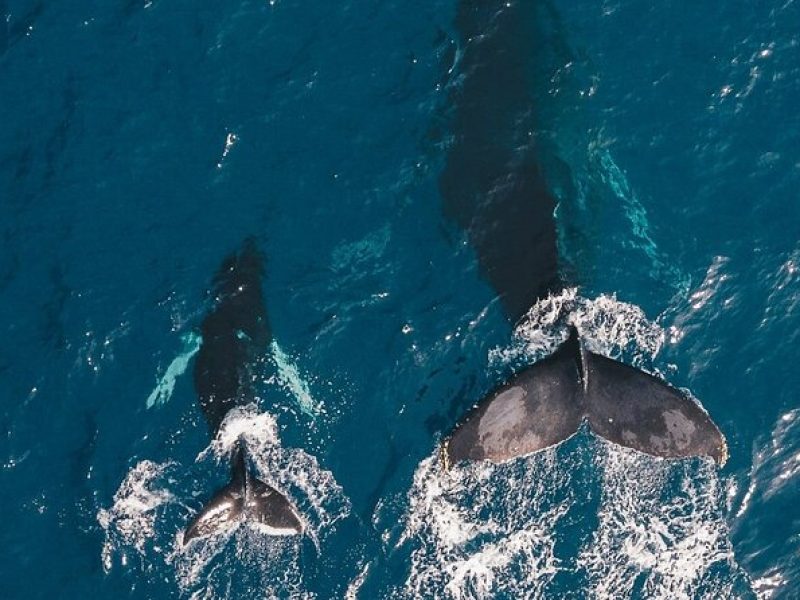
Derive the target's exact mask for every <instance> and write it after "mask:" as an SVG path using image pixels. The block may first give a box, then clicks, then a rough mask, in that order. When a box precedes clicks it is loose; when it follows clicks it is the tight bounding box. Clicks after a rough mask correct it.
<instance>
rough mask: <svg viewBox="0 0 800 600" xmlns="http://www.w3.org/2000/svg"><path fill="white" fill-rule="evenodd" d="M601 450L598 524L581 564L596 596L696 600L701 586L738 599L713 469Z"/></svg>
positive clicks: (712, 593)
mask: <svg viewBox="0 0 800 600" xmlns="http://www.w3.org/2000/svg"><path fill="white" fill-rule="evenodd" d="M598 449H599V452H598V455H597V464H598V467H599V468H600V469H601V472H602V477H603V485H602V499H601V506H600V509H599V515H598V516H599V525H598V527H597V529H596V531H595V532H594V535H593V537H592V539H591V541H590V543H588V544H587V545H586V546H585V547H584V548H583V550H582V552H581V556H580V558H579V565H580V567H581V568H583V569H585V570H586V571H587V573H588V575H589V582H590V589H591V593H592V597H594V598H629V597H639V596H644V597H647V598H656V599H660V598H663V599H670V600H682V599H687V600H689V599H692V598H695V597H697V594H698V590H699V589H700V588H701V587H702V589H703V590H704V592H703V597H715V598H717V597H719V598H722V597H726V598H728V597H731V594H732V589H733V585H734V583H733V581H734V579H733V578H731V577H730V574H731V573H733V574H735V573H736V572H737V570H738V567H737V565H736V564H735V562H734V558H733V551H732V547H731V543H730V541H729V538H728V526H727V523H726V520H725V518H724V513H723V509H724V498H723V490H722V486H721V485H720V480H719V477H718V475H717V472H716V469H715V467H714V464H713V463H712V462H711V461H706V460H700V459H695V460H690V461H666V460H661V459H657V458H653V457H650V456H646V455H643V454H640V453H637V452H635V451H632V450H627V449H623V448H619V447H616V446H613V445H611V444H605V443H604V444H599V445H598ZM722 572H725V573H727V576H725V577H722V578H720V573H722ZM634 592H636V593H635V594H634Z"/></svg>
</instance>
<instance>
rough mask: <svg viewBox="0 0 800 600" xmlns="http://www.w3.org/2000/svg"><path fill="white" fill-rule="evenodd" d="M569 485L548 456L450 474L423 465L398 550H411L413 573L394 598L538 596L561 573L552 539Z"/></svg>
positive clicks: (436, 465) (435, 464) (436, 464)
mask: <svg viewBox="0 0 800 600" xmlns="http://www.w3.org/2000/svg"><path fill="white" fill-rule="evenodd" d="M568 479H569V475H568V472H565V471H564V470H562V469H560V468H559V467H558V464H557V461H556V458H555V451H554V450H547V451H544V452H542V453H539V454H538V455H536V457H535V458H531V459H523V460H519V461H512V462H510V463H506V464H503V465H491V464H486V463H484V464H473V465H469V466H465V467H459V468H455V469H453V470H451V471H449V472H444V471H443V470H442V468H441V466H440V461H439V460H438V459H437V457H435V456H432V457H429V458H428V459H426V460H424V461H423V462H422V463H421V464H420V466H419V468H418V469H417V471H416V473H415V475H414V485H413V487H412V489H411V491H410V492H409V495H408V499H409V507H408V512H407V514H406V517H405V522H404V531H403V534H402V536H401V537H400V540H399V541H398V543H397V547H398V548H400V547H405V546H408V547H410V548H411V572H410V574H409V577H408V579H407V580H406V582H405V585H404V587H403V589H402V590H398V595H399V596H402V597H408V598H455V599H462V598H493V597H495V596H496V595H497V594H507V595H508V596H509V597H532V596H536V595H540V594H541V592H542V590H543V589H544V587H545V586H546V585H547V584H548V583H549V582H550V581H551V580H552V578H553V577H554V576H555V574H556V573H557V572H558V569H559V562H558V560H557V559H556V558H555V554H554V545H555V536H554V531H555V529H556V527H557V524H558V521H559V520H560V519H561V517H562V516H563V515H564V513H565V512H566V510H567V509H568V508H569V505H570V500H569V499H568V498H566V499H559V496H560V495H562V494H563V492H564V486H565V484H566V482H567V481H568Z"/></svg>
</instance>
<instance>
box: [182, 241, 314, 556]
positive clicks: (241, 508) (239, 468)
mask: <svg viewBox="0 0 800 600" xmlns="http://www.w3.org/2000/svg"><path fill="white" fill-rule="evenodd" d="M263 275H264V260H263V257H262V255H261V254H260V252H259V251H258V249H257V247H256V245H255V243H254V242H253V240H251V239H248V240H247V241H245V243H244V244H243V246H242V248H241V249H240V250H239V252H237V253H235V254H233V255H231V256H229V257H228V258H226V259H225V260H224V261H223V263H222V266H221V267H220V269H219V271H218V272H217V274H216V276H215V278H214V281H213V285H212V298H213V307H212V309H211V311H210V312H209V314H208V315H207V316H206V318H205V319H204V320H203V323H202V325H201V333H202V343H201V345H200V349H199V350H198V352H197V356H196V358H195V364H194V386H195V390H196V391H197V395H198V398H199V402H200V407H201V408H202V410H203V414H204V415H205V418H206V420H207V421H208V425H209V428H210V430H211V435H212V436H215V435H216V434H217V432H218V431H219V428H220V426H221V425H222V422H223V421H224V419H225V416H226V415H227V414H228V412H230V410H231V409H232V408H234V407H236V406H239V405H242V404H248V403H250V402H252V401H253V390H252V381H253V371H252V369H253V365H254V363H255V361H256V360H257V359H258V357H259V356H263V355H264V354H265V353H266V352H267V349H268V348H269V344H270V341H271V338H272V333H271V330H270V327H269V321H268V320H267V313H266V309H265V308H264V298H263V295H262V291H261V280H262V278H263ZM242 522H248V523H253V524H257V525H258V526H259V529H260V530H262V531H264V532H266V533H268V534H270V535H282V536H286V535H299V534H302V533H303V523H302V521H301V520H300V517H299V514H298V512H297V510H296V509H295V507H294V506H293V505H292V503H291V502H290V501H289V500H288V499H287V498H286V496H284V495H283V494H281V493H280V492H278V491H277V490H276V489H274V488H273V487H271V486H269V485H267V484H266V483H264V482H263V481H260V480H259V479H257V478H256V477H255V476H254V475H253V474H252V472H251V469H250V468H249V466H248V456H247V449H246V447H245V445H244V444H243V443H241V442H240V443H239V444H238V446H237V448H236V450H235V451H234V453H233V457H232V460H231V480H230V483H228V485H226V486H225V487H223V488H222V489H220V490H218V491H217V492H216V493H215V494H214V495H213V496H212V497H211V499H210V500H209V501H208V503H207V504H206V505H205V506H204V507H203V508H202V510H201V511H200V513H199V514H198V515H197V516H196V517H195V518H194V520H193V521H192V522H191V523H190V524H189V526H188V527H187V528H186V530H185V532H184V534H183V543H184V544H187V543H189V542H190V541H192V540H194V539H195V538H199V537H202V536H207V535H213V534H219V533H223V532H224V531H227V530H230V529H232V528H234V527H235V526H237V525H239V524H240V523H242Z"/></svg>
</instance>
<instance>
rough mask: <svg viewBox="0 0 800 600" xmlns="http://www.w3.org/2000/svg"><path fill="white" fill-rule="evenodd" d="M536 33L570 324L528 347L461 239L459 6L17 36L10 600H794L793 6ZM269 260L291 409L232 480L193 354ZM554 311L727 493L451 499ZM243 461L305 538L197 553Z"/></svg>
mask: <svg viewBox="0 0 800 600" xmlns="http://www.w3.org/2000/svg"><path fill="white" fill-rule="evenodd" d="M548 6H550V7H551V8H552V13H553V15H555V16H553V17H552V19H551V20H550V21H548V22H547V23H546V24H543V25H542V26H543V27H547V28H550V30H551V33H553V35H554V38H555V39H557V40H558V47H556V48H554V49H553V52H552V56H553V57H554V58H553V63H552V64H546V65H541V70H542V75H543V76H542V77H540V80H541V82H542V83H541V89H539V90H537V93H538V94H539V95H540V96H541V97H543V98H547V99H549V100H551V102H547V103H546V104H545V105H543V106H542V108H541V114H540V115H539V122H540V123H541V131H540V132H539V133H540V134H541V135H544V136H546V137H547V138H548V140H550V142H551V143H552V146H553V149H554V150H553V152H554V156H555V157H557V159H558V160H557V161H556V160H554V161H553V165H552V173H553V175H552V180H553V182H554V186H555V187H556V188H557V189H558V190H560V191H559V194H558V196H559V199H560V204H559V209H558V215H557V216H558V219H559V225H560V228H561V238H560V249H561V251H562V254H563V256H564V259H565V262H566V263H568V264H570V265H571V266H572V268H573V269H574V272H575V280H576V284H579V285H580V288H579V289H577V290H567V291H566V292H565V293H564V295H562V296H560V297H556V298H552V299H550V300H549V301H548V302H544V303H542V304H541V305H537V306H535V307H533V310H532V312H531V315H530V318H529V319H528V320H527V321H526V322H524V323H522V324H521V325H520V326H519V327H518V328H517V329H516V331H512V329H511V328H510V327H509V325H508V324H507V323H506V322H505V320H504V318H503V316H502V314H501V309H500V307H499V306H498V303H497V302H496V301H495V299H494V298H493V293H492V291H491V290H490V289H489V287H488V286H487V285H486V283H485V282H483V281H482V280H481V278H480V275H479V273H478V269H477V266H476V261H475V257H474V254H473V253H472V251H471V250H470V248H469V247H468V246H467V245H465V244H463V243H462V240H461V239H460V238H459V236H458V235H457V233H455V232H454V231H453V228H452V224H449V223H447V222H446V221H445V219H444V217H443V215H442V210H441V199H440V197H439V189H438V182H437V179H438V175H439V173H440V172H441V170H442V165H443V162H444V158H445V154H446V150H447V140H446V134H442V129H446V127H444V126H443V125H442V120H443V119H442V114H443V107H444V106H445V105H446V103H447V101H448V87H449V86H451V85H453V79H452V78H451V76H450V75H452V71H453V70H455V71H457V58H458V49H457V48H455V47H454V44H455V42H454V40H455V39H457V35H456V33H455V32H454V31H453V22H454V15H455V10H456V2H455V1H443V0H436V1H435V2H416V1H410V2H402V3H401V2H384V3H366V4H358V3H354V2H343V3H317V4H313V5H312V4H310V3H308V2H298V1H294V0H270V1H266V0H261V1H259V2H249V1H245V2H240V3H230V4H225V3H211V2H191V3H190V2H185V1H182V0H173V1H168V0H153V1H150V0H136V1H132V2H130V1H129V2H122V1H121V2H74V3H45V2H41V1H39V0H25V1H23V0H0V16H2V19H3V22H2V24H0V107H2V109H3V110H2V115H3V118H2V120H1V121H0V210H1V211H2V212H0V215H1V216H2V218H1V219H0V233H1V234H2V236H1V237H0V244H2V245H1V246H0V308H1V309H2V310H0V314H2V320H0V325H2V331H3V336H2V338H3V343H2V344H0V399H1V400H0V402H2V405H1V406H2V412H0V416H1V418H2V425H3V427H2V430H3V433H4V435H3V438H2V442H0V453H1V454H0V466H1V467H2V468H0V508H1V509H2V514H3V516H4V519H3V527H2V528H0V548H2V554H0V596H2V597H3V598H39V597H48V598H49V597H58V598H81V597H86V596H89V595H94V596H99V597H109V598H110V597H113V598H119V597H132V598H160V597H181V596H191V597H195V598H240V597H265V596H266V597H275V596H276V597H318V598H403V597H424V598H428V597H431V598H432V597H441V598H520V597H535V598H787V599H788V598H795V597H798V594H800V592H798V589H800V541H799V540H800V537H798V536H799V535H800V509H798V508H797V507H798V501H799V500H800V460H798V457H800V420H798V419H800V411H799V410H798V404H797V398H796V390H797V389H798V387H799V385H800V376H798V373H797V370H796V369H795V365H796V363H797V361H798V359H800V350H798V342H800V335H799V333H798V332H799V331H800V328H799V327H798V323H800V320H799V319H800V314H798V311H800V302H799V301H798V298H800V287H799V286H800V243H799V242H798V238H799V237H800V236H799V235H798V234H800V214H799V208H798V206H799V205H798V202H797V197H796V195H797V189H799V188H798V183H800V158H798V154H797V148H798V147H800V144H798V141H800V140H799V138H800V118H798V116H797V111H796V103H797V97H798V92H800V83H798V82H800V33H798V30H797V24H798V23H800V5H798V4H797V3H796V2H794V0H788V1H787V0H774V1H772V0H769V1H764V2H752V3H742V2H730V3H720V4H716V5H702V6H697V7H695V6H692V7H687V6H686V5H685V4H681V3H676V2H662V3H656V4H652V3H646V2H640V1H635V0H619V1H614V0H594V1H586V0H578V1H576V2H564V1H562V0H554V1H553V2H552V3H551V4H550V5H548ZM448 71H451V73H448ZM248 235H254V236H255V237H256V239H257V240H258V243H259V245H260V246H261V248H262V250H263V251H264V253H265V254H266V255H267V257H268V264H267V271H268V276H267V279H266V281H265V290H264V292H265V296H266V299H267V309H268V312H269V315H270V321H271V323H272V327H273V329H274V334H275V342H276V343H275V345H273V347H272V348H271V352H270V356H269V357H265V359H267V360H269V361H270V363H271V364H272V366H273V367H274V376H273V377H271V378H269V379H268V380H266V381H264V382H263V389H262V391H261V393H260V398H259V402H258V404H257V406H251V407H248V408H247V409H245V410H243V411H242V412H240V413H238V414H236V415H234V416H232V418H231V420H230V422H229V423H228V424H227V425H228V427H227V428H226V429H225V432H226V435H223V436H222V437H221V438H220V439H217V440H216V441H215V442H214V443H212V444H209V442H210V440H209V439H208V433H207V429H206V426H205V423H204V421H203V418H202V415H201V414H200V411H199V409H198V407H197V404H196V399H195V396H194V390H193V388H192V381H191V369H190V366H191V356H192V354H193V352H194V351H195V350H196V348H197V343H198V341H197V339H196V338H195V337H194V336H195V335H196V329H197V327H198V325H199V323H200V321H201V320H202V318H203V315H204V314H205V311H206V309H207V308H208V307H207V304H206V300H205V292H206V290H207V289H208V286H209V282H210V278H211V276H212V274H213V273H214V272H215V270H216V269H217V268H218V266H219V264H220V261H221V260H222V258H223V257H224V256H226V255H228V254H229V253H230V252H231V251H233V250H234V249H235V248H237V247H238V245H239V244H240V243H241V240H242V239H243V238H245V237H246V236H248ZM566 301H569V302H574V303H576V304H577V305H578V306H579V307H580V309H579V311H578V317H577V318H578V319H579V322H580V324H581V328H582V331H583V332H584V333H585V335H586V336H587V338H588V339H589V340H590V343H592V344H593V345H594V347H595V348H597V349H599V350H601V351H603V352H604V353H606V354H611V355H614V356H619V357H622V358H623V359H625V360H627V361H629V362H633V363H635V364H638V365H640V366H642V367H644V368H647V369H648V370H652V371H655V372H658V373H661V374H662V375H664V376H665V377H666V378H667V379H669V380H670V381H671V382H673V383H675V384H676V385H679V386H682V387H685V388H688V389H690V390H691V391H692V393H693V394H694V395H695V396H696V397H697V398H698V399H700V400H701V401H702V403H703V405H704V407H705V408H706V409H707V410H708V411H709V413H710V414H711V415H712V416H713V418H714V420H715V421H716V422H717V424H718V425H719V426H720V428H721V429H722V431H723V432H724V433H725V434H726V436H727V439H728V444H729V450H730V459H729V461H728V463H727V465H726V466H725V467H724V468H723V469H722V470H719V471H718V470H716V469H715V468H714V467H713V466H712V465H710V464H708V463H707V462H705V461H703V460H699V459H697V460H689V461H683V462H680V463H665V462H663V461H658V460H655V459H651V458H648V457H643V456H640V455H636V454H634V453H632V452H629V451H624V450H620V449H616V448H613V447H611V446H609V445H607V444H605V443H603V442H601V441H599V440H597V439H595V438H593V437H592V436H591V435H589V434H588V433H586V432H584V433H582V434H581V435H579V436H576V437H574V438H572V439H570V440H569V441H568V442H566V443H565V444H564V445H562V446H561V447H558V448H556V449H553V450H548V451H546V452H544V453H542V454H539V455H536V456H533V457H529V458H526V459H521V460H517V461H514V462H512V463H509V464H506V465H500V466H496V467H489V466H485V465H484V466H476V467H473V468H467V469H463V470H461V471H459V472H457V473H455V474H445V473H442V472H441V469H440V467H439V466H438V462H437V454H436V452H437V442H438V440H439V439H440V438H441V436H442V435H444V434H446V433H447V432H448V431H449V429H450V428H451V427H452V426H453V425H454V423H455V422H456V421H457V420H458V418H459V417H460V415H462V414H463V412H464V411H465V410H466V408H467V407H468V406H470V405H471V404H472V403H473V402H475V401H476V400H477V399H479V398H480V397H481V396H482V395H483V394H485V393H486V392H487V391H488V390H489V389H490V388H491V387H492V386H493V385H494V384H496V383H498V382H500V381H501V380H503V378H505V377H506V376H507V375H508V374H509V373H510V372H511V371H512V370H513V369H515V368H517V367H519V366H520V365H522V364H526V363H528V362H530V361H531V360H533V359H535V358H537V357H539V356H541V355H543V353H546V351H547V350H548V349H549V347H550V346H549V345H548V344H552V340H553V339H555V338H554V336H555V337H557V336H558V335H560V334H561V333H563V332H560V331H558V330H557V328H554V327H553V326H552V322H551V319H550V316H551V315H552V310H551V309H552V307H553V306H554V305H558V304H559V303H561V302H566ZM236 435H242V436H244V437H245V438H246V439H247V440H248V443H249V444H250V445H252V447H253V448H254V454H255V456H256V457H257V461H258V466H259V467H260V468H261V469H262V470H263V471H264V472H265V473H268V474H269V476H270V477H272V478H273V479H274V480H275V481H277V482H279V483H280V484H281V485H282V486H283V488H284V489H287V490H288V491H289V492H290V493H291V495H292V497H293V499H294V500H295V502H296V503H297V505H298V507H299V509H300V510H301V512H302V513H303V515H304V518H305V519H306V520H307V523H308V525H309V534H308V535H307V536H305V537H304V538H303V539H302V540H301V541H299V542H298V541H296V540H291V539H287V540H283V541H274V540H269V539H264V538H262V537H259V536H258V535H255V534H253V533H252V532H248V531H247V530H241V531H239V532H237V533H236V534H235V535H234V536H232V537H231V538H226V539H223V540H216V541H214V542H211V543H208V544H206V545H203V546H202V547H200V548H193V549H191V550H190V551H184V550H183V549H181V547H180V545H179V544H178V543H177V540H178V538H177V536H178V534H179V532H180V531H181V529H182V527H184V526H185V524H186V522H187V521H188V519H189V518H190V516H191V515H192V514H193V513H194V512H195V511H196V510H198V509H199V507H200V506H201V504H202V501H203V499H204V498H207V497H208V494H209V493H210V492H211V490H213V489H215V488H216V487H217V486H219V485H220V484H221V483H222V482H223V481H224V480H225V478H226V476H227V473H226V470H227V469H226V467H225V466H224V459H221V458H220V457H221V456H223V455H224V451H225V449H226V447H227V445H229V444H230V442H231V439H232V438H233V437H235V436H236ZM226 436H227V437H226Z"/></svg>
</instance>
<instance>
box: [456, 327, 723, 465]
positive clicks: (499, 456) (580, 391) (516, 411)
mask: <svg viewBox="0 0 800 600" xmlns="http://www.w3.org/2000/svg"><path fill="white" fill-rule="evenodd" d="M584 420H586V421H588V423H589V425H590V427H591V429H592V430H593V431H594V433H595V434H597V435H599V436H600V437H602V438H605V439H607V440H609V441H611V442H613V443H615V444H618V445H620V446H626V447H628V448H633V449H635V450H638V451H639V452H644V453H646V454H651V455H653V456H658V457H662V458H685V457H690V456H709V457H711V458H713V459H714V460H715V461H716V462H717V463H718V464H719V465H723V464H724V463H725V461H726V460H727V445H726V443H725V438H724V437H723V435H722V433H720V431H719V429H718V428H717V426H716V425H715V424H714V422H713V421H712V420H711V418H710V417H709V416H708V413H706V412H705V411H704V410H703V409H702V408H701V407H700V406H699V405H698V404H697V403H696V402H695V401H694V400H692V398H690V397H689V396H688V395H687V394H685V393H684V392H682V391H681V390H679V389H677V388H674V387H672V386H670V385H669V384H667V383H666V382H664V381H662V380H661V379H659V378H657V377H654V376H653V375H649V374H647V373H645V372H643V371H640V370H639V369H635V368H634V367H631V366H628V365H625V364H623V363H620V362H617V361H615V360H612V359H610V358H606V357H604V356H601V355H599V354H595V353H593V352H590V351H588V350H586V349H585V348H584V347H583V344H581V342H580V339H579V337H578V333H577V331H576V330H575V329H574V328H573V329H572V331H571V333H570V336H569V339H568V340H567V341H566V342H564V343H563V344H562V345H561V346H560V347H559V348H558V349H557V350H556V351H555V352H554V353H553V354H551V355H550V356H548V357H547V358H545V359H544V360H541V361H539V362H537V363H535V364H534V365H532V366H530V367H528V368H527V369H525V370H524V371H522V372H521V373H519V374H518V375H516V376H515V377H514V378H512V379H511V380H510V381H509V382H508V383H506V384H504V385H503V386H501V387H500V388H498V389H496V390H495V391H494V392H492V393H490V394H489V396H487V397H486V398H485V399H484V400H482V401H481V402H480V403H479V404H478V405H477V406H476V407H475V408H474V409H473V410H472V411H471V412H470V413H469V414H468V415H467V417H466V419H465V420H464V421H463V422H462V423H461V424H460V425H459V426H457V427H456V429H455V430H454V431H453V433H452V435H451V436H450V437H449V438H448V439H447V440H446V441H445V444H444V446H443V453H442V454H443V458H444V460H445V465H446V466H448V465H450V464H455V463H457V462H459V461H461V460H489V461H493V462H502V461H505V460H509V459H512V458H514V457H516V456H522V455H525V454H530V453H533V452H536V451H538V450H543V449H544V448H547V447H550V446H553V445H555V444H558V443H560V442H562V441H564V440H565V439H567V438H569V437H570V436H572V435H573V434H574V433H575V432H576V431H577V430H578V428H579V427H580V424H581V422H583V421H584Z"/></svg>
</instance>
